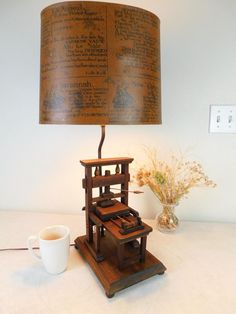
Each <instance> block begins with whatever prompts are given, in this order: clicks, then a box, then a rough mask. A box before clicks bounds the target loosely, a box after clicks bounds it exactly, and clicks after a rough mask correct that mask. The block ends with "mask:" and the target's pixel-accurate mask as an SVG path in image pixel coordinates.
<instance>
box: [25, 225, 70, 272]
mask: <svg viewBox="0 0 236 314" xmlns="http://www.w3.org/2000/svg"><path fill="white" fill-rule="evenodd" d="M36 241H38V242H39V249H40V255H38V254H37V253H36V252H35V251H34V249H33V247H32V243H33V242H36ZM28 249H29V251H30V252H31V253H32V254H33V256H34V257H35V258H36V259H37V260H41V261H42V262H43V265H44V266H45V268H46V271H47V272H48V273H50V274H59V273H61V272H63V271H64V270H65V269H66V268H67V264H68V259H69V252H70V230H69V228H68V227H66V226H63V225H53V226H48V227H46V228H45V229H43V230H41V231H40V232H39V234H38V235H32V236H30V237H29V238H28Z"/></svg>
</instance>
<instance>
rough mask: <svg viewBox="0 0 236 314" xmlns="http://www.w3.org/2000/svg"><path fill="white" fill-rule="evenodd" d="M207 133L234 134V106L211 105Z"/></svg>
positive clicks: (235, 107)
mask: <svg viewBox="0 0 236 314" xmlns="http://www.w3.org/2000/svg"><path fill="white" fill-rule="evenodd" d="M209 132H210V133H236V105H211V106H210V123H209Z"/></svg>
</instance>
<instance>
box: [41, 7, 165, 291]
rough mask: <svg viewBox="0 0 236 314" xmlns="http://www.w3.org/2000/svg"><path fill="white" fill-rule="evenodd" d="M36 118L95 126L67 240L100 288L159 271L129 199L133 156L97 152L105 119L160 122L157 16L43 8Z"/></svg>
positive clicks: (103, 9) (115, 286)
mask: <svg viewBox="0 0 236 314" xmlns="http://www.w3.org/2000/svg"><path fill="white" fill-rule="evenodd" d="M40 123H44V124H85V125H88V124H98V125H101V126H102V136H101V141H100V144H99V148H98V158H96V159H88V160H81V164H82V166H83V167H84V170H85V176H84V179H83V181H82V185H83V189H84V190H85V206H84V207H83V209H84V210H85V216H86V235H84V236H79V237H78V238H77V239H75V247H76V248H77V249H78V250H79V252H80V253H81V254H82V255H83V257H84V258H85V259H86V261H87V262H88V263H89V265H90V266H91V268H92V269H93V271H94V272H95V274H96V275H97V277H98V279H99V280H100V282H101V283H102V285H103V287H104V289H105V292H106V295H107V296H108V297H112V296H113V295H114V294H115V293H116V292H117V291H120V290H122V289H124V288H126V287H128V286H130V285H133V284H135V283H137V282H139V281H142V280H144V279H146V278H149V277H151V276H153V275H156V274H163V273H164V272H165V270H166V268H165V266H164V265H163V264H162V263H161V262H160V261H159V260H158V259H157V258H156V257H154V256H153V255H152V254H151V253H150V252H148V251H147V250H146V243H147V236H148V235H149V233H150V232H151V231H152V228H151V227H150V226H148V225H147V224H145V223H144V222H143V221H142V220H141V217H140V216H139V213H138V211H137V210H136V209H133V208H131V207H130V205H129V201H128V195H129V181H130V173H129V165H130V163H131V162H132V161H133V158H128V157H116V158H102V154H101V150H102V145H103V141H104V138H105V125H107V124H114V125H122V124H137V125H138V124H160V123H161V89H160V21H159V18H158V17H157V16H155V15H154V14H153V13H150V12H148V11H146V10H143V9H139V8H136V7H132V6H127V5H120V4H112V3H105V2H86V1H73V2H61V3H57V4H54V5H51V6H49V7H47V8H45V9H44V10H43V11H42V13H41V68H40ZM85 138H86V135H85V136H84V139H85ZM117 190H119V191H117ZM95 191H97V195H95V194H94V192H95ZM114 191H116V192H114Z"/></svg>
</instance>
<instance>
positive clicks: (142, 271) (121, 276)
mask: <svg viewBox="0 0 236 314" xmlns="http://www.w3.org/2000/svg"><path fill="white" fill-rule="evenodd" d="M85 241H86V236H81V237H78V238H77V239H76V240H75V248H76V249H78V250H79V252H80V253H81V255H82V256H83V257H84V259H85V260H86V261H87V262H88V263H89V265H90V267H91V268H92V270H93V271H94V273H95V274H96V276H97V277H98V279H99V280H100V282H101V284H102V286H103V288H104V289H105V292H106V296H107V297H108V298H112V297H113V296H114V294H115V293H116V292H118V291H120V290H123V289H125V288H127V287H129V286H131V285H134V284H136V283H138V282H140V281H143V280H145V279H147V278H150V277H152V276H154V275H157V274H158V275H162V274H164V272H165V270H166V267H165V266H164V265H163V264H162V263H161V262H160V261H159V260H158V259H157V258H156V257H154V256H153V255H152V254H151V253H149V252H148V251H146V253H145V255H146V256H145V261H144V262H137V263H135V264H132V265H130V266H128V267H126V268H125V269H123V270H120V269H119V267H118V262H117V258H116V254H117V248H116V245H115V244H114V242H113V241H111V238H110V236H109V234H106V236H105V237H102V238H101V250H102V254H103V256H104V260H103V261H101V262H96V260H95V259H94V257H93V256H92V254H91V252H90V250H89V249H88V246H87V245H86V243H85ZM131 250H135V248H131Z"/></svg>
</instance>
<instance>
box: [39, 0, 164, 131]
mask: <svg viewBox="0 0 236 314" xmlns="http://www.w3.org/2000/svg"><path fill="white" fill-rule="evenodd" d="M41 18H42V24H41V76H40V123H46V124H47V123H48V124H50V123H52V124H100V125H105V124H159V123H161V83H160V21H159V18H158V17H157V16H155V15H154V14H153V13H150V12H148V11H146V10H143V9H139V8H135V7H132V6H127V5H119V4H112V3H104V2H87V1H73V2H61V3H58V4H54V5H51V6H49V7H47V8H45V9H44V10H43V11H42V13H41Z"/></svg>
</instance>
